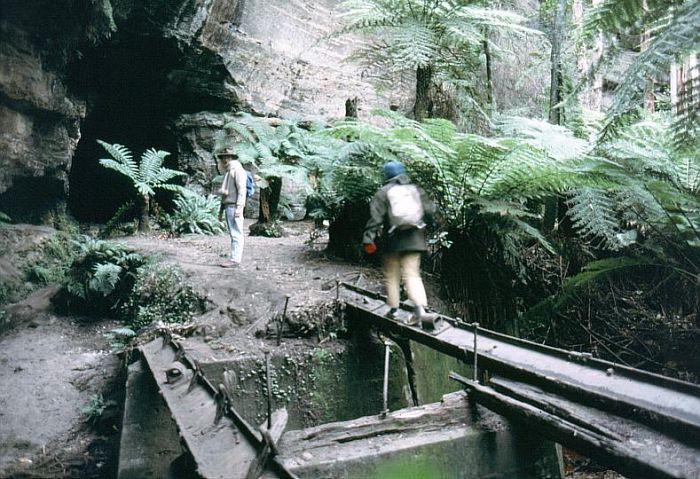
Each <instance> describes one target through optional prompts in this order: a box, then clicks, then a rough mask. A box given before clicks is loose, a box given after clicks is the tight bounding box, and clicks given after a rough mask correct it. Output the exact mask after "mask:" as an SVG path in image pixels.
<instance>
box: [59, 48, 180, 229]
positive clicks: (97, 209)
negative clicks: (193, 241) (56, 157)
mask: <svg viewBox="0 0 700 479" xmlns="http://www.w3.org/2000/svg"><path fill="white" fill-rule="evenodd" d="M179 56H180V53H179V52H178V50H177V48H176V47H175V46H174V45H173V44H172V43H171V42H168V41H166V40H164V39H159V38H155V37H144V36H141V37H135V36H132V37H127V38H122V39H115V41H114V42H112V43H111V44H110V45H108V46H105V47H102V48H99V49H95V50H93V51H91V52H89V53H88V54H87V55H86V56H85V57H83V59H82V60H81V61H80V62H79V63H76V64H75V65H73V66H72V68H71V70H70V72H69V84H70V85H71V88H72V89H74V90H75V92H76V93H77V94H78V95H81V96H83V97H84V98H86V99H87V102H88V113H87V115H86V118H85V120H84V122H83V125H82V132H81V133H82V136H81V140H80V143H79V144H78V147H77V149H76V152H75V155H74V157H73V163H72V167H71V170H70V175H69V192H68V208H69V210H70V212H71V213H72V214H73V216H74V217H75V218H76V219H77V220H79V221H82V222H105V221H107V220H109V219H110V218H111V217H112V216H113V215H114V214H115V212H116V211H117V210H118V209H119V208H120V207H121V206H122V205H124V204H126V203H128V202H129V201H132V200H135V198H136V196H135V190H134V189H133V186H132V184H131V181H130V180H129V179H127V178H126V177H124V176H123V175H121V174H119V173H117V172H116V171H113V170H110V169H107V168H105V167H103V166H102V165H100V163H99V159H100V158H110V155H109V154H108V153H107V152H106V151H105V150H104V148H102V146H100V145H99V144H98V143H97V140H98V139H99V140H103V141H105V142H107V143H119V144H122V145H124V146H126V147H127V148H129V150H130V151H131V152H132V154H133V157H134V160H136V161H138V160H139V159H140V157H141V154H142V153H143V152H144V151H146V150H147V149H149V148H156V149H158V150H165V151H168V152H170V153H171V155H170V156H168V157H167V158H166V161H165V166H167V167H170V168H173V167H176V165H177V157H176V152H177V143H176V139H175V137H174V136H173V134H172V133H171V132H170V131H169V129H168V125H169V124H170V122H171V120H172V119H173V115H174V114H175V112H176V110H175V108H174V105H175V102H176V99H175V98H173V92H172V91H169V89H168V75H169V73H170V72H171V71H172V70H173V69H174V68H175V67H176V65H177V64H178V59H179ZM169 196H170V195H168V194H160V195H157V196H156V201H157V202H159V203H167V202H168V200H169Z"/></svg>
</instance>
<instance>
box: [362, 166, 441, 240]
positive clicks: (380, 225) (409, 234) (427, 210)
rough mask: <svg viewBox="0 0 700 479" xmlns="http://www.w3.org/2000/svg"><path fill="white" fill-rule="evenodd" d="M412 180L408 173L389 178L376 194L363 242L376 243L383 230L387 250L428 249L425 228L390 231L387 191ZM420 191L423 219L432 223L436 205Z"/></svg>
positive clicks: (370, 208)
mask: <svg viewBox="0 0 700 479" xmlns="http://www.w3.org/2000/svg"><path fill="white" fill-rule="evenodd" d="M410 183H411V180H409V179H408V177H407V176H406V175H399V176H395V177H394V178H391V179H390V180H388V181H387V182H386V183H384V185H383V186H382V187H381V188H379V190H378V191H377V192H376V193H375V194H374V197H373V198H372V202H371V203H370V205H369V214H370V218H369V220H368V221H367V225H366V226H365V233H364V236H363V238H362V243H363V244H366V243H374V242H375V239H376V238H377V236H378V235H379V232H380V231H381V232H382V233H383V235H384V238H385V240H386V241H385V246H386V250H387V251H426V250H427V249H428V245H427V243H426V240H425V228H420V229H419V228H414V229H409V230H395V231H393V232H392V233H389V227H390V226H391V225H390V224H389V201H388V200H387V191H388V190H389V188H391V187H392V186H394V185H406V184H410ZM418 191H420V197H421V202H422V203H423V215H424V216H423V221H424V222H425V223H427V224H430V223H432V221H433V215H434V214H435V205H434V204H433V202H432V201H431V200H430V198H428V196H427V195H426V194H425V192H424V191H423V190H422V189H421V188H418Z"/></svg>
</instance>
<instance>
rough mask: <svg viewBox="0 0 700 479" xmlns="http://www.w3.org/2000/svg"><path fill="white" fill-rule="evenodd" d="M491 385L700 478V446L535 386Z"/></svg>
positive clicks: (649, 458)
mask: <svg viewBox="0 0 700 479" xmlns="http://www.w3.org/2000/svg"><path fill="white" fill-rule="evenodd" d="M489 385H490V386H493V388H494V389H495V390H496V391H497V392H499V393H502V394H505V395H507V396H508V397H511V398H513V399H515V400H517V401H521V402H524V403H527V404H530V405H531V406H534V407H536V408H539V409H541V410H542V411H545V412H546V413H548V414H551V415H552V416H556V417H558V418H560V419H563V420H565V421H567V422H570V423H572V424H575V425H576V426H578V427H580V428H583V429H585V430H588V431H591V432H593V433H595V434H599V435H601V436H604V437H607V438H608V439H610V440H611V441H615V442H617V443H619V444H620V445H621V446H623V447H625V448H626V449H627V450H628V451H629V452H630V453H631V454H634V455H636V457H638V458H641V460H643V461H644V462H648V463H653V464H656V465H657V467H659V468H663V469H668V470H675V471H679V473H680V474H681V475H682V476H683V477H700V449H697V448H694V447H692V446H688V445H685V444H680V443H679V442H678V441H676V440H674V439H672V438H670V437H668V436H667V435H665V434H662V433H660V432H658V431H656V430H654V429H652V428H649V427H647V426H644V425H642V424H639V423H637V422H634V421H631V420H629V419H626V418H621V417H619V416H615V415H612V414H606V413H605V412H602V411H599V410H597V409H594V408H590V407H587V406H584V405H581V404H577V403H575V402H573V401H570V400H568V399H566V398H563V397H561V396H558V395H554V394H551V393H548V392H546V391H543V390H541V389H539V388H537V387H535V386H531V385H528V384H523V383H520V382H517V381H512V380H508V379H504V378H492V379H491V380H490V383H489Z"/></svg>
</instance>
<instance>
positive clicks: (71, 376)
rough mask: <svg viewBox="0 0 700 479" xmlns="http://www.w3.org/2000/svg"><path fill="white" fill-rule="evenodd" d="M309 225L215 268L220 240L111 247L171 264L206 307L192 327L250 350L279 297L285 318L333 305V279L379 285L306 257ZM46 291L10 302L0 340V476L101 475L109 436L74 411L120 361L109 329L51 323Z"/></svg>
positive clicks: (142, 241)
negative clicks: (234, 263)
mask: <svg viewBox="0 0 700 479" xmlns="http://www.w3.org/2000/svg"><path fill="white" fill-rule="evenodd" d="M249 224H250V222H247V225H246V226H248V225H249ZM309 228H311V224H310V223H308V222H299V223H288V224H286V225H285V229H286V236H285V237H282V238H262V237H246V245H245V251H244V261H243V264H242V267H241V268H239V269H224V268H221V267H220V266H219V264H220V263H221V262H222V261H223V260H225V259H226V255H227V253H228V248H229V239H228V237H227V236H226V235H219V236H214V237H212V236H185V237H182V238H160V237H158V236H155V235H154V236H135V237H129V238H123V239H118V240H116V241H117V242H122V243H126V244H127V245H130V246H132V247H134V248H136V249H138V250H141V251H144V252H148V253H152V254H157V255H159V256H160V257H161V258H162V259H163V260H164V261H166V262H172V263H175V264H177V265H179V266H180V268H181V269H182V270H183V271H184V272H185V274H186V277H187V280H188V281H189V282H191V283H192V284H193V286H195V288H197V289H198V290H200V291H202V292H203V293H205V294H206V295H207V297H208V299H209V300H210V302H211V305H212V309H211V311H209V312H208V313H207V314H205V315H204V316H203V317H202V318H199V319H198V321H201V322H202V323H207V324H211V325H214V327H215V328H217V331H216V333H215V334H216V336H217V339H218V341H219V342H220V343H225V342H228V341H232V342H235V341H239V342H240V341H249V342H250V343H251V344H252V343H256V344H259V341H255V340H254V339H253V338H254V334H253V333H254V330H255V328H260V327H263V326H264V324H265V323H266V322H267V321H268V320H269V319H270V318H272V316H273V315H274V314H275V313H279V312H281V311H282V309H283V307H284V303H285V299H286V298H285V295H289V297H290V299H289V312H290V313H292V312H294V311H295V310H298V309H305V308H309V307H311V305H313V304H316V303H319V302H323V301H327V300H331V299H333V298H334V297H335V284H336V280H339V281H351V282H353V283H358V284H360V285H362V286H374V287H376V286H377V285H378V284H379V279H380V277H379V273H378V271H377V270H376V269H373V268H361V267H359V266H357V265H351V264H348V263H340V262H333V261H330V260H328V259H326V258H324V257H323V256H322V255H321V254H318V253H314V251H313V249H311V248H310V247H309V246H308V245H306V244H305V242H306V241H307V239H308V238H309ZM246 229H247V228H246ZM49 295H50V294H49V292H44V293H41V292H40V293H37V294H35V295H33V296H31V297H30V298H27V299H26V300H25V301H23V302H21V303H18V304H17V305H14V306H12V307H11V310H10V313H9V314H13V315H16V316H17V317H16V318H13V322H15V323H18V324H17V326H15V327H14V328H13V329H12V330H10V331H9V332H6V333H5V334H3V335H2V337H0V384H2V385H3V387H2V388H0V477H110V474H111V471H110V470H109V469H110V466H112V465H111V464H107V465H105V464H104V463H105V462H107V463H109V462H113V461H114V458H115V457H116V455H115V453H116V451H111V454H112V456H111V457H110V455H109V454H110V451H105V450H104V448H108V447H112V448H113V447H114V445H115V444H114V441H115V438H116V440H118V434H116V431H109V430H107V431H104V430H102V431H101V430H100V428H97V429H96V428H94V427H90V426H89V425H88V424H87V423H86V419H87V417H88V416H87V414H86V413H85V412H83V409H84V408H85V407H86V406H87V405H88V404H89V403H90V401H91V400H92V399H94V398H95V397H96V396H97V395H99V394H102V393H103V392H105V391H107V390H109V389H110V384H111V383H113V382H115V381H117V377H118V372H119V370H120V368H119V359H118V358H117V356H116V355H114V354H112V353H111V352H110V351H109V344H108V341H107V339H105V338H104V336H103V334H104V333H105V332H107V331H108V330H109V329H112V328H114V327H115V326H116V325H117V323H116V322H115V321H105V320H102V321H94V320H90V321H81V320H80V319H79V318H66V317H59V316H57V315H55V314H54V313H53V312H52V311H51V307H50V302H49V299H48V296H49ZM246 347H250V345H247V346H246ZM105 400H108V398H107V397H106V398H105ZM109 427H111V426H109V425H108V426H107V428H109ZM103 429H104V427H103ZM110 441H111V443H110ZM96 444H98V445H99V444H101V445H102V446H101V447H102V449H101V448H100V447H96ZM109 444H112V445H111V446H110V445H109ZM102 467H105V468H106V469H105V470H102V471H101V470H100V468H102ZM76 470H79V471H80V472H79V475H78V476H75V474H76ZM10 471H14V472H10ZM71 471H72V472H71ZM47 474H50V475H47ZM71 474H74V475H73V476H71Z"/></svg>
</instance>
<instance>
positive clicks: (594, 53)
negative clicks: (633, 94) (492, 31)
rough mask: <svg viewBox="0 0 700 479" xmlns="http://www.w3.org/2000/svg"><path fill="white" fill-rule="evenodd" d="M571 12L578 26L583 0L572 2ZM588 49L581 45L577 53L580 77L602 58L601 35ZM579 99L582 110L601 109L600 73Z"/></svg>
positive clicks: (599, 34) (582, 15)
mask: <svg viewBox="0 0 700 479" xmlns="http://www.w3.org/2000/svg"><path fill="white" fill-rule="evenodd" d="M601 1H602V0H593V1H592V3H591V6H592V7H596V6H597V5H599V4H600V2H601ZM572 10H573V16H574V22H576V24H577V25H579V26H580V25H581V24H582V23H583V20H584V16H585V11H584V10H585V7H584V2H583V0H574V3H573V5H572ZM589 47H590V46H589V45H583V47H582V50H581V51H579V52H578V53H577V56H578V61H577V66H578V71H579V74H580V75H581V76H582V77H583V76H585V75H586V74H588V72H589V71H590V70H591V68H596V65H597V63H599V62H600V59H601V57H602V56H603V49H604V47H605V45H604V42H603V35H602V33H597V34H596V36H595V39H594V43H593V46H592V48H589ZM580 98H581V103H582V105H583V107H584V108H586V109H588V110H591V111H600V110H601V108H602V107H603V74H602V73H601V72H600V71H597V72H596V73H594V74H593V78H592V79H591V83H590V84H589V85H587V86H586V88H585V90H583V91H582V92H581V97H580Z"/></svg>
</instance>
